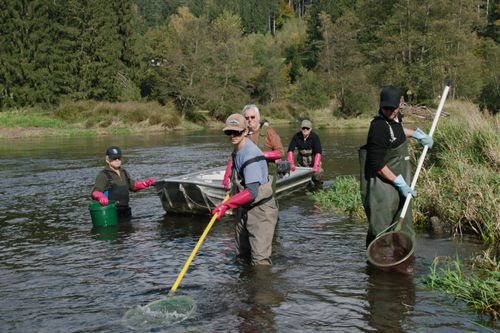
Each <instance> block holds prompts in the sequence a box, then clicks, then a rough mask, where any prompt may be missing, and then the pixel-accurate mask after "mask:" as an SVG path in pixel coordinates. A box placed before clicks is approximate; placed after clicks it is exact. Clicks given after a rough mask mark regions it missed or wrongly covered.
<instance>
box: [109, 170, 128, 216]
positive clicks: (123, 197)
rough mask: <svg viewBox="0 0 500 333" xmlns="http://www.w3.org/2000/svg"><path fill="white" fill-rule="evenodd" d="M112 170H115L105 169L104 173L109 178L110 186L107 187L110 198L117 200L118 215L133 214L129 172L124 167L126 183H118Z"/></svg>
mask: <svg viewBox="0 0 500 333" xmlns="http://www.w3.org/2000/svg"><path fill="white" fill-rule="evenodd" d="M112 172H113V171H110V170H104V174H105V175H106V177H107V178H108V187H107V189H106V190H107V191H108V199H109V200H111V201H114V202H115V204H116V211H117V213H118V217H130V216H131V215H132V210H131V209H130V206H129V205H128V203H129V200H130V195H129V184H130V177H129V175H128V172H127V171H125V169H122V170H121V172H122V173H123V175H124V176H125V185H118V184H116V182H115V181H113V177H112V174H111V173H112Z"/></svg>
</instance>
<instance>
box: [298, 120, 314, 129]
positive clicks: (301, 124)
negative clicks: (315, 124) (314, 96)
mask: <svg viewBox="0 0 500 333" xmlns="http://www.w3.org/2000/svg"><path fill="white" fill-rule="evenodd" d="M302 127H307V128H309V129H312V123H311V122H310V121H309V120H307V119H304V120H302V123H300V128H302Z"/></svg>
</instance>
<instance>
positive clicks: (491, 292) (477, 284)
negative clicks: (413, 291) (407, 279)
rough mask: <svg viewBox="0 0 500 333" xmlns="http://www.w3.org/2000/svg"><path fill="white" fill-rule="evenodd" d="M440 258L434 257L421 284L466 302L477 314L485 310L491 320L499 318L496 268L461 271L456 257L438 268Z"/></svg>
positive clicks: (499, 277)
mask: <svg viewBox="0 0 500 333" xmlns="http://www.w3.org/2000/svg"><path fill="white" fill-rule="evenodd" d="M439 261H440V259H439V258H435V259H434V261H433V263H432V266H431V274H430V275H428V276H427V277H426V278H425V281H424V283H425V284H426V285H427V286H428V287H429V288H431V289H436V290H440V291H444V292H445V293H447V294H450V295H453V296H454V297H455V298H456V299H460V300H462V301H464V302H465V303H467V304H468V305H469V306H470V307H472V308H473V309H474V310H476V311H478V312H480V313H487V314H489V315H491V316H492V317H493V318H494V319H498V318H500V297H499V295H500V271H498V263H497V264H496V269H476V270H472V271H470V272H464V270H463V266H462V264H461V262H460V261H459V260H458V259H456V260H454V261H451V262H449V261H448V262H445V263H444V267H441V268H439V269H438V264H439Z"/></svg>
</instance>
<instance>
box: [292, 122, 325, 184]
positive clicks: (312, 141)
mask: <svg viewBox="0 0 500 333" xmlns="http://www.w3.org/2000/svg"><path fill="white" fill-rule="evenodd" d="M295 149H297V150H298V154H297V164H298V165H299V166H301V167H310V168H312V169H313V176H312V182H313V184H314V188H316V189H320V188H322V187H323V181H322V174H323V168H322V167H321V156H322V153H323V151H322V149H321V141H320V139H319V136H318V135H317V134H316V133H314V132H313V131H312V123H311V121H309V120H307V119H304V120H302V122H301V123H300V131H299V132H297V133H295V135H294V136H293V138H292V140H291V141H290V144H289V145H288V152H287V159H288V162H290V164H291V170H292V171H295V162H294V160H293V152H294V151H295Z"/></svg>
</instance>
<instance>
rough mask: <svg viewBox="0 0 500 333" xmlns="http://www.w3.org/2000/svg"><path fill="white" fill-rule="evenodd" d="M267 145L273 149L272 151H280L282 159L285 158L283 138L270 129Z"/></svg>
mask: <svg viewBox="0 0 500 333" xmlns="http://www.w3.org/2000/svg"><path fill="white" fill-rule="evenodd" d="M266 144H267V145H268V146H269V147H270V148H271V150H277V151H279V154H280V157H283V156H285V149H283V144H282V143H281V138H280V137H279V135H278V133H276V131H275V130H274V129H273V128H271V127H269V128H268V130H267V136H266Z"/></svg>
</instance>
